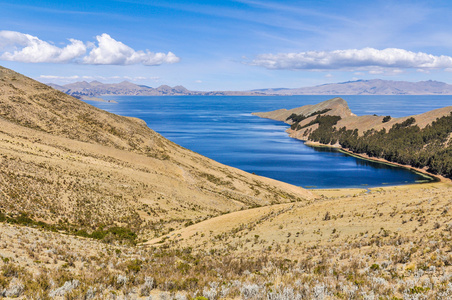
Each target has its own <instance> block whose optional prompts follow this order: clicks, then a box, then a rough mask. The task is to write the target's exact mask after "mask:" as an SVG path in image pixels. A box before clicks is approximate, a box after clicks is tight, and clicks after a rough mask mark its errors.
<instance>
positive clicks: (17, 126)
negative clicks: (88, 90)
mask: <svg viewBox="0 0 452 300" xmlns="http://www.w3.org/2000/svg"><path fill="white" fill-rule="evenodd" d="M0 197H1V200H2V201H1V202H0V209H1V213H2V214H4V215H5V216H6V217H7V218H9V219H10V221H14V220H17V219H18V218H19V219H20V218H21V217H22V219H25V220H27V221H26V222H31V221H30V220H28V219H31V220H32V221H33V222H34V223H36V222H40V221H41V222H43V223H45V224H39V225H40V226H43V227H49V226H50V227H51V229H58V230H65V231H71V232H77V231H80V232H79V233H80V234H83V235H89V234H91V232H93V231H96V230H97V231H100V232H98V234H99V235H98V236H100V237H102V236H105V235H108V234H109V233H110V235H111V234H112V235H114V236H116V235H117V233H116V232H109V231H108V229H109V228H111V227H121V228H127V230H132V232H133V233H136V234H138V235H139V237H140V238H145V239H147V238H149V237H154V236H158V235H161V234H163V233H165V232H168V231H169V230H173V229H176V228H180V227H181V226H185V224H192V223H194V222H198V221H200V220H204V219H207V218H209V217H212V216H216V215H220V214H224V213H226V212H230V211H235V210H240V209H244V208H249V207H254V206H263V205H269V204H274V203H284V202H297V201H307V200H309V199H313V198H314V196H313V195H312V194H311V193H310V192H308V191H306V190H304V189H302V188H299V187H295V186H291V185H288V184H285V183H281V182H277V181H274V180H271V179H267V178H263V177H259V176H256V175H251V174H248V173H246V172H243V171H240V170H238V169H234V168H231V167H227V166H224V165H222V164H219V163H216V162H214V161H212V160H210V159H208V158H205V157H203V156H201V155H198V154H196V153H194V152H192V151H190V150H187V149H184V148H182V147H180V146H178V145H176V144H174V143H172V142H170V141H168V140H166V139H165V138H163V137H162V136H160V135H159V134H157V133H156V132H154V131H153V130H151V129H149V128H148V127H147V126H146V124H145V123H144V122H143V121H141V120H138V119H134V118H128V117H122V116H117V115H114V114H111V113H108V112H105V111H102V110H100V109H97V108H94V107H92V106H91V105H88V104H86V103H84V102H82V101H79V100H77V99H75V98H73V97H70V96H68V95H66V94H64V93H61V92H59V91H56V90H54V89H52V88H49V87H47V86H45V85H43V84H41V83H38V82H36V81H34V80H31V79H29V78H27V77H25V76H22V75H20V74H18V73H15V72H13V71H11V70H8V69H5V68H0ZM27 218H28V219H27ZM20 222H23V220H22V221H20ZM47 225H48V226H47ZM52 226H53V227H52ZM129 233H130V232H129ZM130 234H131V233H130Z"/></svg>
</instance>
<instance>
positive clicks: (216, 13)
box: [0, 0, 452, 90]
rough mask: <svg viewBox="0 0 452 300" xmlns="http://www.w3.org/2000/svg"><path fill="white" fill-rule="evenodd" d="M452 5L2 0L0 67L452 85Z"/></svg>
mask: <svg viewBox="0 0 452 300" xmlns="http://www.w3.org/2000/svg"><path fill="white" fill-rule="evenodd" d="M451 15H452V2H451V1H362V0H361V1H353V0H349V1H338V0H336V1H334V0H329V1H259V0H238V1H196V0H195V1H178V0H175V1H143V0H122V1H94V0H91V1H84V0H80V1H49V0H47V1H45V0H44V1H32V0H29V1H22V0H7V1H2V0H0V65H3V66H5V67H8V68H11V69H14V70H15V71H18V72H20V73H23V74H25V75H27V76H29V77H32V78H35V79H38V80H40V81H43V82H54V83H58V84H64V83H69V82H74V81H81V80H87V81H92V80H99V81H102V82H120V81H123V80H129V81H133V82H135V83H138V84H146V85H149V86H152V87H155V86H159V85H161V84H168V85H171V86H174V85H184V86H185V87H187V88H189V89H191V90H248V89H257V88H267V87H289V88H295V87H304V86H312V85H318V84H323V83H328V82H342V81H349V80H356V79H372V78H382V79H390V80H407V81H419V80H429V79H432V80H439V81H444V82H447V83H452V31H451V28H452V26H451V25H452V22H451V20H450V16H451Z"/></svg>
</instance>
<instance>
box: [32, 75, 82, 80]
mask: <svg viewBox="0 0 452 300" xmlns="http://www.w3.org/2000/svg"><path fill="white" fill-rule="evenodd" d="M39 78H42V79H58V80H72V79H79V78H80V76H77V75H74V76H56V75H40V76H39ZM82 78H85V76H83V77H82Z"/></svg>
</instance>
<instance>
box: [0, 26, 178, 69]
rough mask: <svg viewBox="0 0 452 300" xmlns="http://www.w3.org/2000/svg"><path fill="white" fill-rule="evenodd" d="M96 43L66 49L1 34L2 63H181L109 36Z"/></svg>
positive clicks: (22, 35)
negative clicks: (3, 61) (135, 47)
mask: <svg viewBox="0 0 452 300" xmlns="http://www.w3.org/2000/svg"><path fill="white" fill-rule="evenodd" d="M96 40H97V45H96V43H91V42H88V43H84V42H82V41H79V40H75V39H69V44H68V45H67V46H65V47H62V48H60V47H57V46H55V45H52V44H50V43H48V42H46V41H42V40H40V39H39V38H37V37H35V36H32V35H29V34H25V33H21V32H16V31H6V30H3V31H0V60H7V61H18V62H25V63H77V64H88V65H133V64H143V65H146V66H157V65H161V64H164V63H168V64H172V63H177V62H179V60H180V58H179V57H177V56H176V55H174V53H172V52H168V53H166V54H165V53H161V52H159V53H154V52H151V51H149V50H146V51H142V50H139V51H135V50H134V49H132V48H131V47H129V46H127V45H125V44H123V43H122V42H120V41H117V40H115V39H113V38H112V37H111V36H109V35H108V34H106V33H104V34H102V35H98V36H96Z"/></svg>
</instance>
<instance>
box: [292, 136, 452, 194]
mask: <svg viewBox="0 0 452 300" xmlns="http://www.w3.org/2000/svg"><path fill="white" fill-rule="evenodd" d="M289 136H290V135H289ZM295 139H297V138H295ZM297 140H301V141H304V144H305V145H306V146H309V147H325V148H334V149H337V150H338V151H340V152H342V153H345V154H348V155H350V156H353V157H356V158H359V159H364V160H369V161H374V162H378V163H382V164H386V165H390V166H396V167H401V168H404V169H408V170H410V171H412V172H415V173H417V174H419V175H421V176H423V177H429V178H432V179H433V180H432V181H430V182H425V183H435V182H442V183H452V180H451V179H449V178H446V177H444V176H441V175H437V174H432V173H429V172H428V171H427V170H424V169H420V168H416V167H413V166H410V165H403V164H400V163H396V162H391V161H389V160H386V159H384V158H378V157H370V156H368V155H367V154H361V153H355V152H353V151H350V150H349V149H347V148H343V147H341V146H335V145H326V144H322V143H319V142H312V141H308V140H302V139H297ZM413 184H424V183H409V184H403V185H413ZM393 186H400V185H393Z"/></svg>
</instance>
